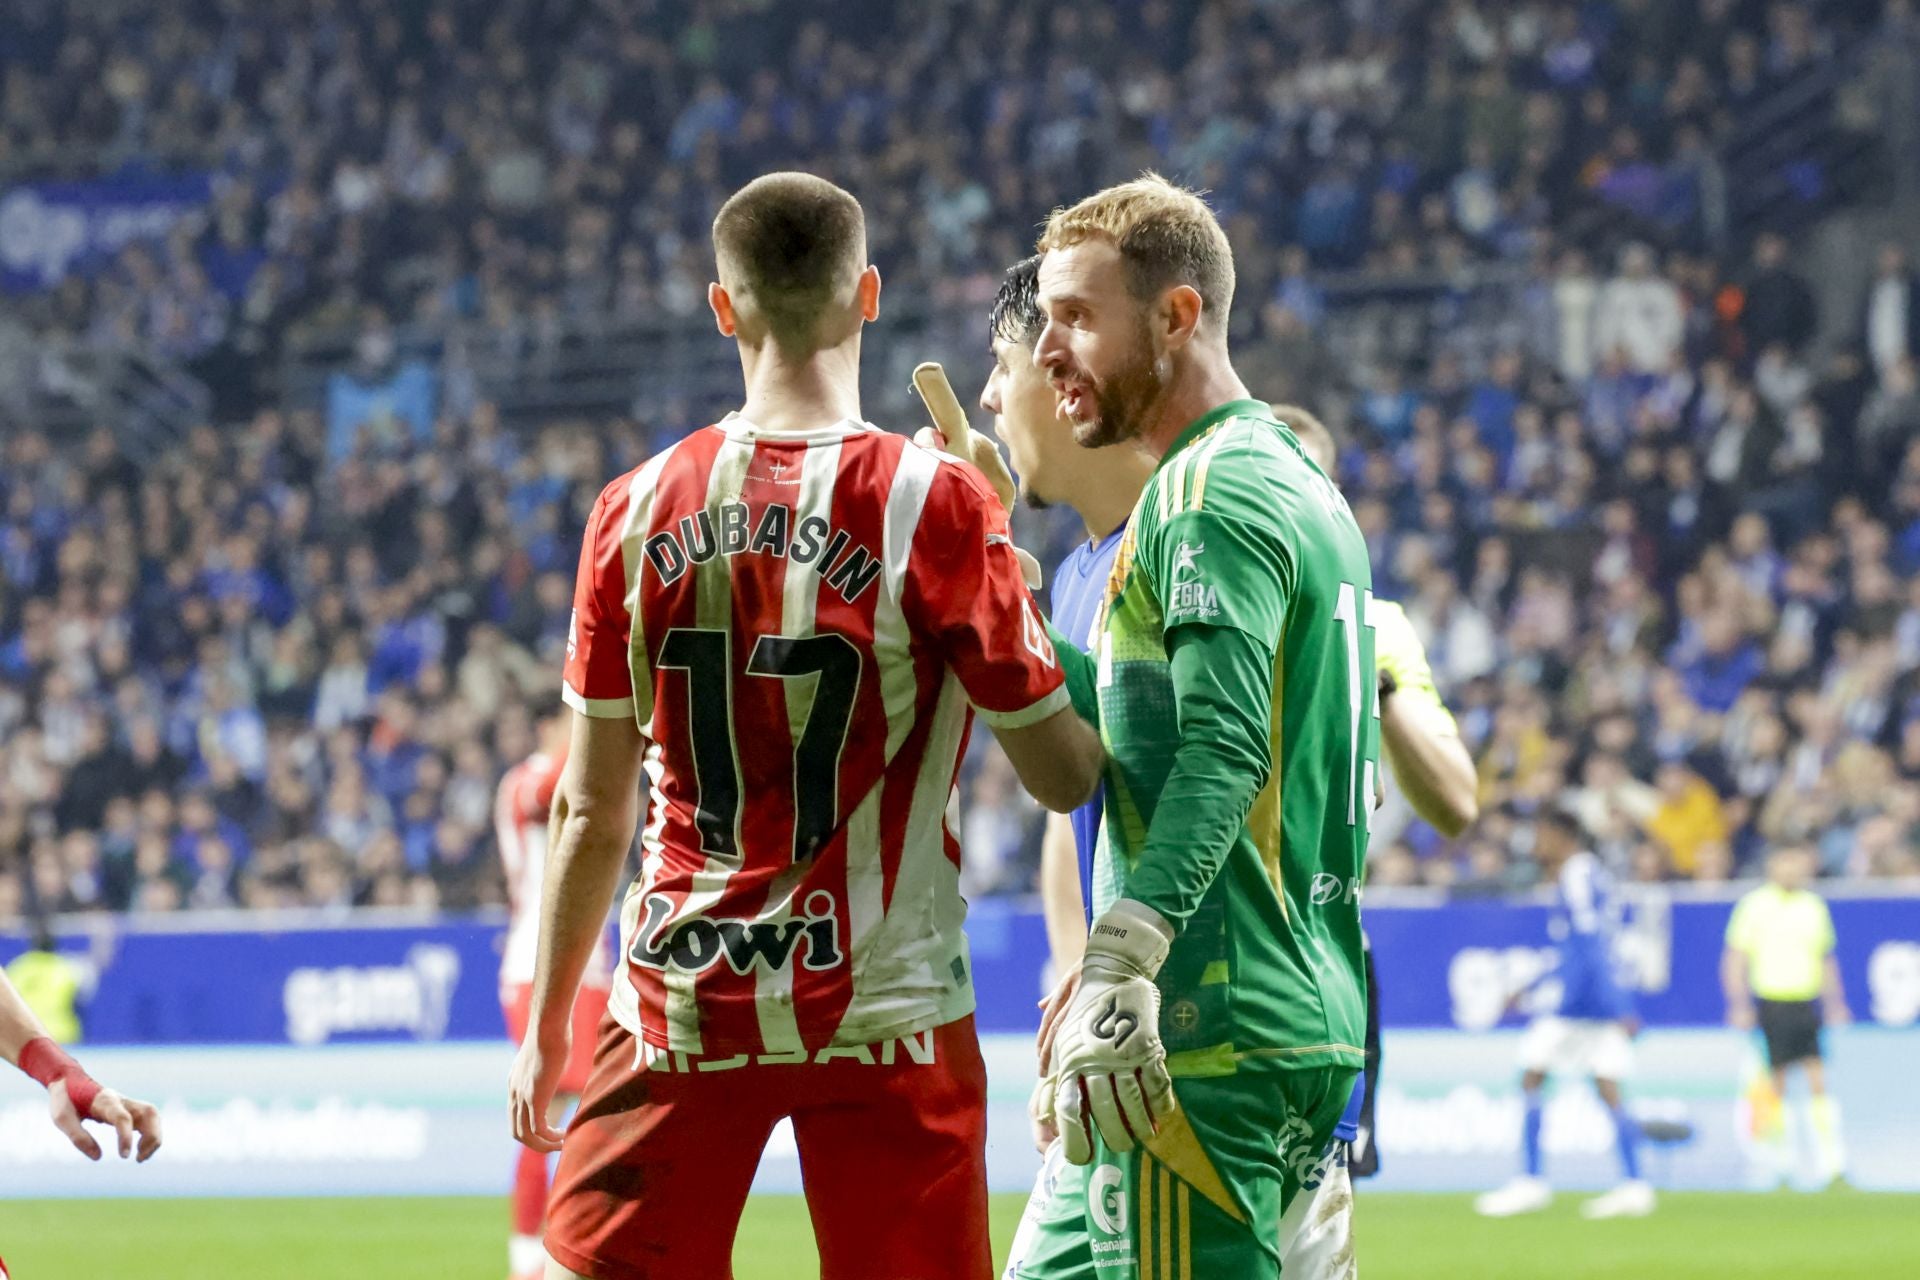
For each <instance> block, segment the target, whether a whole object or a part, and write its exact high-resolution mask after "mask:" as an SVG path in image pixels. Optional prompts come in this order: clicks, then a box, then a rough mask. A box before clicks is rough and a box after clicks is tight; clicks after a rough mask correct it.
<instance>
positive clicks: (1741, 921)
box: [1727, 894, 1753, 953]
mask: <svg viewBox="0 0 1920 1280" xmlns="http://www.w3.org/2000/svg"><path fill="white" fill-rule="evenodd" d="M1752 904H1753V895H1752V894H1748V895H1746V896H1745V897H1743V898H1741V899H1740V901H1738V902H1736V903H1734V904H1733V914H1732V915H1731V916H1729V917H1728V918H1727V949H1728V950H1729V951H1739V952H1742V953H1745V952H1747V951H1749V950H1751V949H1752V946H1753V939H1752V937H1751V934H1752V932H1753V931H1752V929H1751V928H1750V926H1751V925H1752V923H1753V905H1752Z"/></svg>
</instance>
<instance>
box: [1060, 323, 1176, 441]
mask: <svg viewBox="0 0 1920 1280" xmlns="http://www.w3.org/2000/svg"><path fill="white" fill-rule="evenodd" d="M1167 381H1168V378H1167V374H1166V372H1165V370H1164V369H1163V368H1162V362H1161V359H1160V357H1159V356H1158V355H1157V354H1156V353H1155V352H1154V349H1153V339H1152V336H1151V335H1150V334H1149V333H1148V331H1147V321H1146V318H1145V317H1144V316H1143V317H1142V318H1141V319H1140V325H1139V330H1138V332H1137V333H1136V334H1135V340H1134V349H1133V352H1132V353H1131V358H1130V359H1129V360H1128V361H1127V362H1126V363H1125V364H1123V365H1122V366H1121V367H1120V368H1119V369H1117V370H1116V371H1114V372H1113V373H1112V374H1109V375H1108V376H1107V377H1105V378H1100V379H1089V382H1090V383H1091V386H1090V387H1089V390H1090V391H1091V392H1092V395H1093V408H1094V418H1093V420H1092V421H1090V422H1075V423H1074V424H1073V442H1074V443H1075V444H1077V445H1080V446H1082V447H1083V448H1088V449H1104V448H1106V447H1107V446H1108V445H1114V444H1122V443H1124V442H1126V441H1128V440H1137V439H1139V438H1140V437H1141V436H1142V435H1143V434H1145V432H1146V428H1147V424H1148V423H1149V422H1151V421H1152V418H1153V411H1154V409H1156V408H1158V407H1159V404H1160V401H1161V400H1162V398H1163V397H1164V396H1165V395H1166V391H1167Z"/></svg>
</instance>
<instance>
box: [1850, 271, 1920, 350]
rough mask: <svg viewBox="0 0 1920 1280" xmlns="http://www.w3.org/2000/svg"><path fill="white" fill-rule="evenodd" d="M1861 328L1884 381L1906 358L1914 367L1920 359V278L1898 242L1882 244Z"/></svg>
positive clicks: (1868, 290)
mask: <svg viewBox="0 0 1920 1280" xmlns="http://www.w3.org/2000/svg"><path fill="white" fill-rule="evenodd" d="M1860 332H1861V337H1862V340H1863V342H1864V344H1865V346H1866V348H1867V356H1868V358H1869V359H1871V360H1872V361H1873V368H1874V372H1876V373H1877V374H1879V375H1880V381H1881V382H1882V383H1883V384H1884V383H1886V382H1888V381H1889V380H1890V379H1891V377H1892V375H1893V374H1894V372H1895V371H1896V370H1897V369H1898V368H1899V367H1900V365H1901V363H1902V362H1903V361H1904V362H1906V364H1907V367H1908V368H1909V369H1911V368H1912V365H1913V362H1914V361H1916V360H1920V279H1916V278H1915V276H1914V273H1913V271H1912V269H1911V268H1910V267H1908V265H1907V253H1906V250H1905V249H1903V248H1901V247H1900V246H1899V245H1898V244H1887V245H1882V246H1881V248H1880V258H1879V261H1878V263H1877V264H1876V265H1875V269H1874V275H1873V283H1872V285H1870V286H1869V287H1868V289H1867V307H1866V314H1865V316H1864V317H1863V318H1862V320H1861V324H1860Z"/></svg>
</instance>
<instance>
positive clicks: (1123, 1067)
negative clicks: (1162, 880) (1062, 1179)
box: [1053, 898, 1176, 1164]
mask: <svg viewBox="0 0 1920 1280" xmlns="http://www.w3.org/2000/svg"><path fill="white" fill-rule="evenodd" d="M1172 944H1173V929H1172V927H1171V926H1170V925H1168V923H1167V922H1166V920H1165V919H1164V918H1162V917H1161V915H1160V913H1159V912H1157V911H1155V910H1154V909H1153V908H1152V907H1149V906H1147V905H1145V904H1144V903H1139V902H1134V901H1132V900H1131V899H1127V898H1122V899H1121V900H1120V901H1118V902H1116V903H1114V904H1113V906H1111V907H1109V908H1108V909H1107V910H1106V912H1105V913H1103V914H1102V915H1101V917H1100V918H1099V919H1098V920H1095V921H1094V922H1093V931H1092V933H1091V934H1090V935H1089V936H1088V938H1087V954H1086V959H1084V960H1083V961H1081V965H1080V987H1079V989H1078V990H1077V991H1075V992H1074V993H1073V1001H1072V1003H1071V1004H1069V1005H1068V1006H1067V1011H1066V1014H1065V1015H1064V1016H1063V1017H1062V1018H1061V1021H1060V1033H1059V1039H1058V1040H1057V1041H1056V1042H1055V1044H1054V1051H1053V1070H1054V1075H1055V1077H1056V1078H1057V1079H1058V1081H1059V1087H1058V1091H1057V1092H1056V1094H1055V1097H1054V1108H1053V1109H1054V1116H1055V1118H1056V1120H1057V1122H1058V1123H1059V1125H1060V1136H1061V1137H1062V1138H1063V1139H1065V1140H1066V1144H1067V1160H1068V1162H1069V1163H1071V1164H1088V1163H1090V1162H1091V1161H1092V1160H1093V1135H1094V1132H1095V1131H1096V1130H1097V1131H1098V1132H1099V1134H1100V1137H1101V1139H1102V1140H1103V1141H1104V1142H1105V1143H1106V1144H1107V1146H1108V1147H1109V1148H1111V1149H1112V1150H1113V1151H1115V1152H1127V1151H1131V1150H1133V1149H1134V1147H1135V1146H1136V1145H1138V1144H1139V1143H1141V1142H1144V1141H1146V1139H1147V1138H1148V1137H1150V1136H1151V1135H1153V1134H1154V1133H1157V1132H1158V1131H1159V1128H1160V1124H1161V1122H1162V1121H1163V1120H1164V1119H1166V1117H1168V1116H1170V1115H1172V1114H1173V1111H1174V1107H1175V1105H1176V1104H1175V1102H1174V1098H1173V1078H1172V1077H1171V1076H1169V1075H1168V1074H1167V1051H1166V1050H1165V1049H1164V1048H1162V1047H1161V1044H1160V989H1159V988H1158V987H1156V986H1155V985H1154V984H1153V980H1154V977H1155V975H1157V974H1158V973H1159V972H1160V966H1161V965H1162V964H1163V963H1164V962H1165V961H1166V958H1167V949H1168V948H1169V947H1170V946H1172Z"/></svg>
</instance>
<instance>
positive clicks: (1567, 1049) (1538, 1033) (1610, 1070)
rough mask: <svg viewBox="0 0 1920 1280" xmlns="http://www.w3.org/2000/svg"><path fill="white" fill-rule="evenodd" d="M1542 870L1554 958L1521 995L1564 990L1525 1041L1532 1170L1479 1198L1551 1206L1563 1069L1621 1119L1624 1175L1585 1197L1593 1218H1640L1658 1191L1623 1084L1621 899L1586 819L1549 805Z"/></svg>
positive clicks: (1491, 1211) (1633, 1026)
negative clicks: (1551, 893)
mask: <svg viewBox="0 0 1920 1280" xmlns="http://www.w3.org/2000/svg"><path fill="white" fill-rule="evenodd" d="M1534 830H1535V833H1536V834H1535V838H1534V843H1535V852H1536V854H1537V856H1538V858H1539V861H1540V874H1541V876H1542V878H1543V879H1546V880H1550V881H1551V882H1552V883H1553V884H1554V885H1555V886H1556V888H1557V892H1556V895H1555V901H1554V908H1553V914H1552V917H1551V919H1550V920H1549V923H1548V932H1549V933H1550V935H1551V936H1552V938H1553V942H1554V951H1555V953H1556V954H1555V964H1554V965H1553V966H1552V967H1551V968H1549V969H1548V970H1546V971H1545V972H1544V973H1542V974H1541V975H1540V977H1539V978H1537V979H1535V980H1534V982H1533V983H1531V984H1529V986H1528V987H1527V988H1526V989H1524V990H1523V991H1521V992H1519V993H1517V994H1516V995H1515V997H1514V998H1515V1000H1516V1001H1517V1000H1518V999H1519V998H1520V996H1523V995H1525V994H1526V993H1527V991H1539V990H1542V989H1548V990H1550V989H1551V988H1554V987H1557V988H1558V989H1559V993H1560V994H1559V1001H1558V1005H1557V1007H1556V1008H1555V1010H1554V1011H1553V1012H1552V1013H1544V1014H1540V1015H1537V1016H1536V1017H1535V1018H1534V1020H1533V1022H1532V1023H1531V1024H1530V1025H1529V1026H1528V1027H1527V1031H1526V1035H1525V1036H1524V1037H1522V1039H1521V1042H1520V1067H1521V1076H1520V1089H1521V1092H1522V1094H1523V1095H1524V1096H1525V1098H1526V1115H1525V1119H1524V1121H1523V1124H1522V1130H1521V1150H1522V1156H1523V1159H1524V1162H1525V1170H1524V1172H1523V1173H1522V1174H1521V1176H1519V1177H1517V1178H1515V1179H1514V1180H1513V1181H1512V1182H1509V1183H1508V1184H1507V1185H1506V1186H1504V1187H1501V1188H1500V1189H1499V1190H1497V1191H1489V1192H1488V1193H1486V1194H1485V1195H1483V1196H1481V1197H1480V1198H1479V1199H1478V1200H1477V1201H1475V1202H1474V1207H1475V1209H1477V1210H1478V1211H1479V1212H1480V1213H1481V1214H1484V1215H1485V1216H1487V1217H1491V1218H1505V1217H1510V1216H1512V1215H1514V1214H1519V1213H1531V1212H1533V1211H1534V1210H1537V1209H1544V1208H1545V1207H1546V1206H1547V1205H1548V1204H1549V1203H1551V1202H1552V1200H1553V1191H1552V1189H1551V1188H1550V1187H1549V1186H1548V1185H1547V1182H1546V1180H1545V1178H1543V1177H1542V1176H1541V1159H1540V1140H1541V1116H1542V1112H1543V1109H1544V1106H1545V1103H1544V1099H1543V1097H1542V1092H1541V1091H1542V1089H1543V1088H1544V1086H1545V1085H1546V1083H1547V1080H1548V1079H1549V1078H1550V1077H1551V1076H1552V1075H1553V1074H1554V1073H1556V1072H1576V1073H1579V1074H1582V1075H1588V1076H1591V1077H1592V1078H1593V1083H1594V1087H1595V1088H1596V1089H1598V1090H1599V1092H1600V1100H1601V1101H1602V1102H1604V1103H1606V1106H1607V1110H1608V1112H1609V1113H1610V1114H1611V1115H1612V1117H1613V1125H1614V1134H1615V1142H1616V1146H1617V1147H1618V1150H1619V1153H1620V1169H1621V1173H1622V1175H1623V1179H1622V1181H1621V1183H1620V1185H1618V1186H1617V1187H1615V1188H1614V1189H1613V1190H1611V1191H1609V1192H1607V1193H1606V1194H1605V1195H1602V1196H1598V1197H1596V1198H1595V1199H1592V1200H1589V1201H1587V1202H1586V1203H1585V1204H1584V1205H1582V1206H1580V1212H1581V1214H1582V1215H1583V1216H1585V1217H1588V1218H1620V1217H1641V1216H1643V1215H1645V1214H1649V1213H1652V1212H1653V1208H1654V1194H1653V1188H1652V1186H1650V1185H1649V1184H1648V1183H1647V1182H1645V1181H1644V1180H1643V1179H1642V1178H1641V1177H1640V1131H1639V1127H1638V1126H1637V1125H1636V1124H1635V1123H1634V1120H1633V1117H1632V1116H1631V1115H1629V1114H1628V1113H1627V1108H1626V1102H1625V1099H1624V1098H1623V1097H1622V1096H1621V1092H1620V1082H1621V1081H1622V1080H1624V1079H1625V1078H1626V1077H1627V1076H1628V1075H1629V1074H1631V1072H1632V1070H1633V1034H1634V1032H1635V1031H1636V1030H1637V1029H1638V1019H1637V1018H1636V1017H1635V1015H1634V1011H1633V1001H1632V999H1631V997H1630V996H1629V995H1628V994H1627V991H1626V988H1625V986H1624V985H1622V983H1621V981H1620V977H1619V975H1618V973H1617V972H1616V970H1615V961H1614V938H1615V936H1616V934H1617V933H1618V932H1619V926H1620V917H1621V903H1620V899H1619V896H1618V893H1617V890H1616V887H1615V885H1614V882H1613V877H1612V875H1611V874H1610V873H1609V872H1608V871H1607V869H1606V867H1605V866H1603V865H1602V864H1601V862H1600V859H1599V858H1597V857H1595V856H1594V855H1593V853H1591V852H1590V851H1588V850H1587V849H1586V847H1585V844H1584V837H1585V832H1584V830H1583V829H1582V828H1581V826H1580V823H1579V820H1578V819H1577V818H1575V817H1574V816H1573V815H1572V814H1570V813H1567V812H1564V811H1562V810H1559V809H1552V808H1549V809H1547V810H1545V811H1543V812H1542V813H1541V814H1540V816H1539V818H1538V819H1537V820H1536V822H1535V824H1534Z"/></svg>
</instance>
